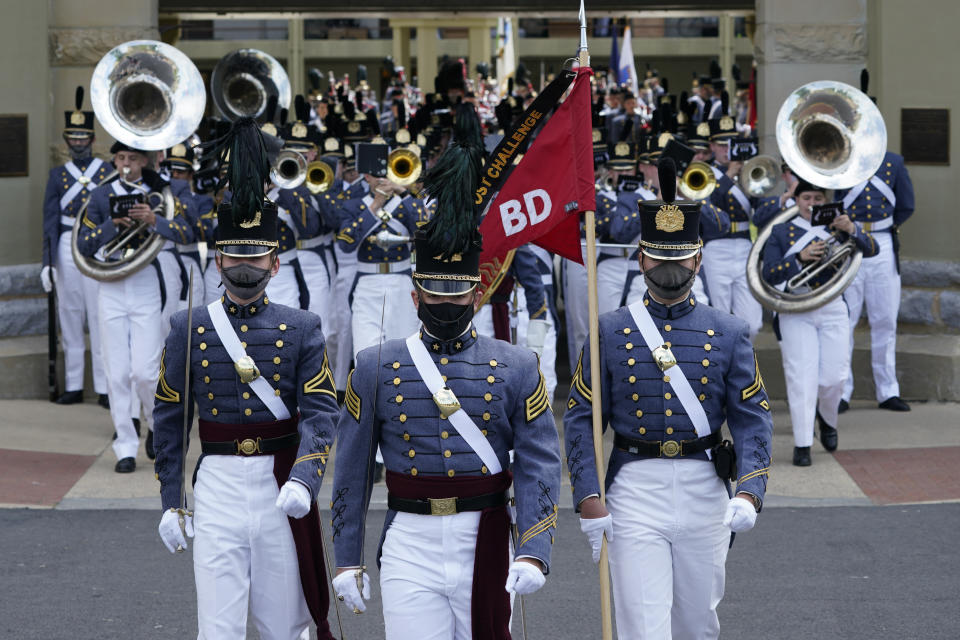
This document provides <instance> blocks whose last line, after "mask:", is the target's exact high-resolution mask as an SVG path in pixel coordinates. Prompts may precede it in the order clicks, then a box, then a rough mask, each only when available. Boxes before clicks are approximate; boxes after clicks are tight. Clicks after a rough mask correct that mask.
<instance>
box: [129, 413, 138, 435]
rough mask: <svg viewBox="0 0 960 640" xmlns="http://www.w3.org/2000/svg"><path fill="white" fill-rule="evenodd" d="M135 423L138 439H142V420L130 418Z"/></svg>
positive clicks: (134, 427)
mask: <svg viewBox="0 0 960 640" xmlns="http://www.w3.org/2000/svg"><path fill="white" fill-rule="evenodd" d="M130 420H132V421H133V430H134V431H136V432H137V437H138V438H139V437H140V418H130Z"/></svg>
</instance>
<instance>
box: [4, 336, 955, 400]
mask: <svg viewBox="0 0 960 640" xmlns="http://www.w3.org/2000/svg"><path fill="white" fill-rule="evenodd" d="M855 344H856V347H855V349H854V352H853V371H854V376H855V380H856V387H855V389H854V398H855V399H860V400H875V396H874V389H875V387H874V384H873V374H872V372H871V369H870V334H869V332H868V331H862V332H861V331H858V332H857V334H856V337H855ZM755 345H756V349H757V358H758V359H759V361H760V372H761V373H762V374H763V381H764V383H765V384H766V387H767V392H768V393H769V394H770V397H771V398H774V399H784V398H786V395H787V394H786V383H785V381H784V377H783V363H782V360H781V356H780V347H779V345H778V344H777V340H776V338H775V337H774V335H773V333H772V332H771V331H763V332H761V333H760V334H759V335H758V336H757V339H756V341H755ZM566 361H567V360H566V356H565V355H562V354H558V358H557V362H558V365H559V366H560V370H559V371H558V375H559V376H560V384H559V385H558V386H557V392H556V395H557V397H558V398H559V397H566V396H565V394H566V390H567V388H569V382H570V373H569V372H568V371H566V370H565V369H566V366H564V365H563V363H565V362H566ZM57 370H58V376H59V378H58V379H59V380H60V381H61V390H62V389H63V386H62V380H63V353H62V352H61V353H58V358H57ZM84 376H85V379H86V382H85V384H84V388H85V389H86V395H87V397H88V398H89V399H91V400H92V399H94V398H95V396H94V393H93V384H92V382H91V374H90V352H89V350H88V351H87V366H86V368H85V371H84ZM897 377H898V378H899V380H900V389H901V395H902V396H903V397H904V398H905V399H906V400H921V401H926V400H936V401H949V402H957V401H960V335H955V334H903V335H900V336H898V338H897ZM47 394H48V391H47V337H46V336H45V335H42V336H23V337H19V338H2V339H0V399H12V398H46V397H47Z"/></svg>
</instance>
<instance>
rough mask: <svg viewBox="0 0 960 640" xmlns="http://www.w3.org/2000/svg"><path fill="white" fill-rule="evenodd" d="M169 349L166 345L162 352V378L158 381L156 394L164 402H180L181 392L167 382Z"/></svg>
mask: <svg viewBox="0 0 960 640" xmlns="http://www.w3.org/2000/svg"><path fill="white" fill-rule="evenodd" d="M166 360H167V349H166V347H164V349H163V353H162V354H160V380H159V382H157V392H156V393H155V394H154V395H155V396H156V397H157V400H160V401H162V402H172V403H175V404H178V403H179V402H180V394H179V393H178V392H177V391H174V390H173V389H172V388H171V387H170V385H169V384H167V365H166Z"/></svg>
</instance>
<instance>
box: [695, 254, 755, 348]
mask: <svg viewBox="0 0 960 640" xmlns="http://www.w3.org/2000/svg"><path fill="white" fill-rule="evenodd" d="M751 246H752V244H751V242H750V241H749V240H747V239H746V238H720V239H719V240H711V241H710V242H708V243H707V244H706V246H704V247H703V262H702V266H703V275H704V277H705V278H706V280H707V290H708V291H709V292H710V306H712V307H716V308H717V309H720V310H721V311H726V312H727V313H732V314H733V315H735V316H737V317H738V318H740V319H742V320H745V321H746V323H747V325H748V326H749V328H750V339H751V340H752V339H753V336H755V335H757V333H758V332H759V331H760V327H761V326H762V325H763V307H761V306H760V303H759V302H757V300H756V298H754V297H753V294H752V293H750V288H749V287H748V286H747V257H748V256H749V255H750V247H751Z"/></svg>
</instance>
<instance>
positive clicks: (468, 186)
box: [413, 103, 484, 296]
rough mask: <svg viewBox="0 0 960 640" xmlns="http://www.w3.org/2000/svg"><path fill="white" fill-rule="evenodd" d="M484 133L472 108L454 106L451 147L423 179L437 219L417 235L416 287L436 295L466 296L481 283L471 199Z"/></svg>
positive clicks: (479, 239) (480, 163)
mask: <svg viewBox="0 0 960 640" xmlns="http://www.w3.org/2000/svg"><path fill="white" fill-rule="evenodd" d="M483 158H484V146H483V133H482V130H481V128H480V121H479V120H478V119H477V114H476V111H474V108H473V105H470V104H462V103H461V104H459V105H457V107H456V114H455V119H454V127H453V138H452V140H451V141H450V145H449V146H448V147H447V148H446V150H445V151H444V152H443V154H442V155H441V156H440V157H439V158H438V159H437V162H436V164H435V165H434V166H433V167H431V168H430V169H429V170H428V171H427V172H426V174H425V175H424V178H423V184H424V192H425V193H426V194H428V195H429V196H430V197H433V198H436V200H437V209H436V211H437V212H436V214H434V216H433V217H432V218H431V219H430V221H429V222H427V224H425V225H424V226H423V227H421V228H420V229H418V230H417V232H416V234H415V235H414V245H415V246H416V250H417V268H416V271H414V272H413V282H414V284H416V285H417V288H418V289H420V290H422V291H426V292H427V293H432V294H434V295H441V296H459V295H463V294H464V293H469V292H470V291H472V290H473V289H474V288H475V287H476V286H477V283H479V282H480V249H481V248H482V244H483V243H482V240H483V239H482V237H481V235H480V231H479V229H478V226H479V220H478V217H479V212H478V211H477V207H476V206H475V205H474V194H475V193H476V191H477V187H478V186H479V184H480V176H481V174H482V172H483Z"/></svg>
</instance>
